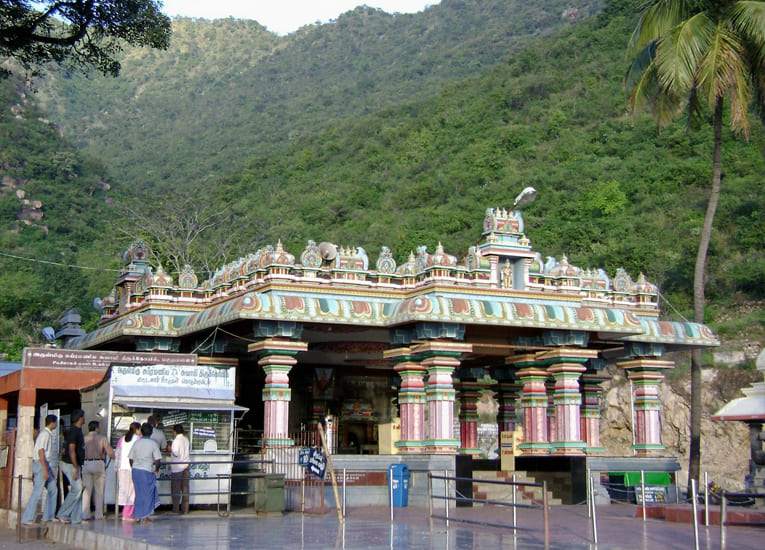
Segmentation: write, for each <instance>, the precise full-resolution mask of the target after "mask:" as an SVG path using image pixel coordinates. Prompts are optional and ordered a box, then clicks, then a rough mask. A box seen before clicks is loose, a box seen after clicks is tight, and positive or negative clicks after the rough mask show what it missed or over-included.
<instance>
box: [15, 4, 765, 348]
mask: <svg viewBox="0 0 765 550" xmlns="http://www.w3.org/2000/svg"><path fill="white" fill-rule="evenodd" d="M597 5H600V3H593V2H589V3H588V2H552V1H543V0H538V1H533V2H532V1H529V2H507V1H504V2H503V1H501V0H483V1H478V0H466V1H464V2H458V1H456V0H443V1H442V2H441V4H439V5H438V6H435V7H432V8H429V9H427V10H426V11H425V12H423V13H421V14H416V15H407V16H401V15H398V16H395V17H394V16H390V15H387V14H384V13H382V12H379V11H377V10H372V9H368V8H363V9H362V8H360V9H357V10H355V11H353V12H350V13H348V14H346V15H343V16H342V17H340V18H339V19H338V20H337V21H336V22H335V23H332V24H329V25H323V26H310V27H307V28H305V29H302V30H301V31H299V32H298V33H296V34H294V35H290V36H287V37H277V36H275V35H272V34H270V33H268V32H267V31H265V30H264V29H263V28H262V27H261V26H259V25H258V24H256V23H254V22H243V21H234V20H226V21H216V22H208V21H189V20H183V21H177V22H175V29H176V35H175V37H174V39H175V42H174V45H173V47H172V48H171V50H170V51H169V52H142V51H127V52H126V58H125V60H124V63H123V75H122V76H121V77H120V78H119V79H116V80H105V79H101V78H100V77H95V76H94V77H92V78H91V79H82V78H80V77H78V76H75V75H61V74H54V75H53V76H52V77H51V79H50V80H49V81H47V80H46V81H41V82H38V83H37V85H38V86H39V88H40V92H39V93H38V94H37V99H39V100H41V101H42V102H43V104H44V105H45V106H46V107H45V108H46V114H42V113H39V114H38V113H37V112H36V111H32V109H35V107H34V105H33V103H34V101H27V103H23V102H22V103H23V105H24V109H25V113H24V116H23V124H22V121H21V120H22V119H19V118H18V116H17V115H16V114H14V111H13V108H14V107H13V106H14V105H15V104H16V103H19V101H20V100H19V98H20V97H21V96H20V95H19V94H20V93H21V92H22V88H21V87H20V86H21V84H20V83H19V84H18V85H17V86H15V87H12V88H8V86H9V84H8V82H6V83H2V87H3V89H4V90H5V91H4V92H3V93H4V94H5V95H4V96H3V98H2V116H1V117H0V123H1V124H3V125H10V126H8V127H9V128H17V129H16V130H14V131H16V132H24V133H26V134H25V135H30V136H32V135H34V136H37V135H38V134H39V135H41V136H43V137H44V138H45V139H42V137H34V139H31V140H26V139H18V138H14V137H10V139H8V140H6V137H5V136H6V135H8V136H11V134H10V133H8V134H6V132H5V131H4V129H0V152H2V154H3V155H4V157H3V159H2V160H3V162H2V166H0V169H2V171H3V172H2V174H1V175H2V177H3V178H5V177H6V176H7V175H8V174H10V173H11V172H13V173H15V174H17V175H12V177H13V178H14V179H16V180H18V179H19V178H21V179H25V180H29V183H26V184H25V185H27V187H28V188H29V189H31V187H30V186H32V185H34V186H36V187H35V192H34V197H32V196H31V195H29V196H28V198H30V199H31V198H35V199H37V198H38V197H39V196H42V195H41V194H42V193H46V194H49V196H51V197H59V198H60V201H58V202H60V203H61V204H66V205H67V206H66V209H63V208H62V207H61V206H59V208H62V209H61V210H58V211H56V210H55V207H54V205H55V204H57V201H55V200H53V201H51V200H48V198H47V196H48V195H46V197H45V198H42V199H40V200H42V203H43V204H42V207H41V210H42V212H43V213H44V216H45V217H44V218H43V220H36V221H34V223H33V224H32V225H30V226H26V225H20V224H19V219H20V217H21V213H22V212H23V207H22V206H20V205H19V204H17V203H18V200H19V199H18V196H17V195H16V194H15V189H14V188H11V187H7V186H5V184H4V187H3V189H2V195H0V201H2V204H3V208H2V212H0V224H1V225H2V233H0V234H1V235H2V238H3V245H2V247H0V251H2V252H7V253H12V254H18V255H25V254H29V255H33V256H34V257H35V258H38V259H44V260H49V261H56V262H65V263H78V264H80V265H88V266H97V267H100V268H113V267H115V265H116V263H117V262H116V260H117V251H119V250H121V249H123V248H124V246H125V245H126V244H127V240H128V239H129V238H131V237H135V236H142V237H144V238H146V239H147V240H148V241H149V242H150V243H151V244H152V245H153V246H154V247H155V248H156V249H157V250H158V251H159V252H160V254H162V255H163V258H162V259H163V263H165V265H172V259H177V258H178V257H179V256H178V248H177V247H179V246H180V247H181V248H183V247H184V246H185V250H183V252H184V254H186V255H187V256H188V257H189V258H190V260H191V261H192V263H194V267H195V268H197V269H198V270H199V271H200V272H204V270H210V269H215V268H216V267H218V266H219V265H220V264H222V263H223V262H224V261H230V260H232V259H234V258H236V257H237V256H239V255H242V254H245V253H247V252H252V251H254V250H256V249H257V248H259V247H261V246H264V245H265V244H276V241H277V240H278V239H281V240H282V241H283V243H284V245H285V247H286V248H287V249H288V250H290V252H292V253H293V254H295V255H298V254H299V253H300V251H302V250H303V248H304V247H305V244H306V241H307V239H314V240H317V241H319V240H327V241H333V242H335V243H337V244H338V245H345V246H363V247H364V248H365V249H366V250H367V252H368V253H369V254H370V257H371V258H376V256H377V253H378V251H379V249H380V246H382V245H386V246H389V247H390V248H391V250H393V252H394V254H395V257H396V259H397V261H399V263H400V262H402V261H403V260H405V259H406V256H408V254H409V252H410V251H411V250H413V249H414V248H415V247H417V246H419V245H427V246H428V247H429V249H430V250H431V251H432V250H434V249H435V247H436V245H437V244H438V243H439V242H442V243H443V245H444V247H445V249H446V251H447V252H449V253H451V254H455V255H457V256H461V255H462V254H464V253H465V252H466V251H467V248H468V246H470V245H471V244H473V242H474V241H475V240H476V239H477V238H478V237H479V235H480V230H481V222H482V219H483V213H484V211H485V209H486V208H487V207H490V206H504V207H507V206H510V204H511V202H512V199H513V197H515V195H516V194H517V193H518V192H519V191H520V190H521V189H522V188H523V187H525V186H528V185H532V186H534V187H536V188H537V191H538V194H537V201H536V202H535V203H534V204H532V205H530V206H528V207H527V209H526V210H525V214H524V217H525V220H526V232H527V235H528V237H529V238H530V239H531V241H532V245H533V246H534V248H535V249H537V250H540V251H541V252H542V253H543V255H545V256H551V255H554V256H557V257H560V256H561V255H562V254H566V255H567V256H568V259H569V261H570V262H571V263H572V264H575V265H579V266H581V267H585V268H586V267H603V268H605V269H606V270H607V271H608V272H609V273H611V274H613V273H614V271H615V269H616V267H625V268H626V269H627V270H628V271H629V272H630V273H631V274H633V276H637V274H638V273H640V272H641V271H642V272H645V273H646V275H647V276H648V278H649V279H651V280H653V281H655V282H657V283H658V284H659V285H660V287H661V289H662V292H663V293H664V294H665V295H666V296H668V298H669V299H670V300H671V301H672V303H673V304H674V305H675V306H676V307H677V308H679V309H680V312H681V313H685V314H686V315H689V311H690V295H691V279H692V273H693V263H694V259H695V253H696V247H697V244H698V233H699V231H700V227H701V221H702V219H703V216H704V209H705V207H706V201H707V196H708V191H707V190H708V186H709V183H710V178H711V172H712V167H711V149H712V146H711V129H710V128H706V127H702V128H701V129H700V130H698V131H695V132H690V133H689V132H687V131H686V127H685V124H684V122H682V121H681V122H678V123H677V124H675V125H672V126H670V127H669V128H667V129H665V130H664V131H663V132H662V133H659V132H657V130H656V128H655V126H654V125H653V122H652V121H651V120H650V118H649V117H648V116H647V115H638V116H636V117H633V116H632V115H630V114H629V113H628V111H627V103H626V93H625V91H624V89H623V86H622V78H623V76H624V73H625V69H626V61H625V49H626V44H627V41H628V39H629V35H630V32H631V30H632V29H633V28H634V25H635V24H636V22H637V14H638V9H639V5H640V2H639V0H609V1H607V2H605V8H604V10H603V11H601V12H597V10H596V7H597ZM576 8H579V11H577V9H576ZM502 10H516V11H515V12H514V13H515V16H511V15H510V11H502ZM590 15H592V17H589V16H590ZM503 18H504V19H506V20H503ZM243 44H244V45H243ZM45 117H47V118H48V119H50V120H52V121H54V122H55V123H56V124H61V125H62V128H63V134H64V136H65V137H66V138H67V139H70V140H72V142H74V143H76V144H77V145H78V146H79V147H80V148H81V151H84V152H85V154H87V155H90V157H85V156H83V153H80V152H77V151H75V150H74V149H73V148H72V146H71V145H70V144H69V142H68V141H66V139H63V140H62V139H61V137H60V136H59V135H58V134H57V133H56V131H55V130H56V129H55V127H54V126H53V125H52V124H50V123H44V122H41V121H39V120H38V118H45ZM14 125H16V126H14ZM753 129H754V131H753V132H752V138H751V141H750V142H746V141H744V140H742V139H739V138H736V137H735V136H733V135H731V134H730V132H728V131H727V130H726V132H725V136H724V139H725V146H724V157H723V163H724V167H725V178H724V182H723V190H722V195H721V202H720V207H719V210H718V215H717V218H716V232H715V235H714V239H713V244H712V248H711V251H710V261H709V283H708V292H707V298H708V300H709V302H710V316H709V320H710V323H711V324H713V326H715V328H717V329H718V330H720V329H721V328H722V327H720V326H719V325H715V323H716V322H717V321H719V320H722V319H723V318H725V320H726V323H728V322H732V320H731V318H730V316H729V315H728V314H726V315H725V316H723V315H720V314H719V312H720V311H721V309H722V308H723V307H727V306H729V305H731V304H735V303H738V302H745V301H752V300H761V299H763V298H764V297H765V296H763V294H764V293H765V290H763V289H765V253H763V250H762V243H763V240H764V239H763V238H764V237H765V219H764V216H763V214H762V212H763V210H764V209H763V207H765V191H764V190H763V185H762V176H763V172H764V171H765V162H764V160H763V153H764V152H765V138H763V129H762V124H760V123H759V122H758V121H753ZM4 140H5V141H4ZM38 141H39V143H46V144H47V145H45V147H46V149H44V153H39V152H37V151H38V149H39V148H40V147H43V146H42V145H40V144H39V143H38ZM61 152H66V153H67V155H69V156H68V157H66V158H68V159H70V160H71V164H72V165H73V166H76V170H74V172H75V173H76V176H77V177H76V178H72V177H65V176H64V174H66V173H72V172H73V171H72V170H69V172H66V171H62V165H61V160H60V159H61V157H60V153H61ZM41 158H42V159H44V160H40V159H41ZM89 158H91V159H92V158H98V159H99V162H96V161H93V160H88V159H89ZM7 159H11V160H12V162H10V161H9V160H7ZM66 166H67V165H66V164H64V167H66ZM32 169H34V170H37V171H36V172H31V171H30V170H32ZM25 174H26V175H25ZM4 181H5V179H4ZM104 182H108V183H109V184H110V186H111V189H107V188H106V187H107V186H106V185H104ZM17 187H18V185H17ZM30 193H31V191H30ZM38 193H40V195H38ZM14 200H15V201H16V202H13V201H14ZM108 203H114V204H112V205H110V204H108ZM48 208H51V209H52V211H51V212H50V213H49V212H48V210H47V209H48ZM125 209H131V210H132V212H133V213H134V216H133V218H132V221H131V220H130V219H118V216H119V213H120V212H124V211H125ZM57 216H64V217H57ZM200 216H201V217H203V218H205V219H207V220H208V221H210V222H211V223H212V227H211V228H210V229H207V230H205V231H204V233H203V235H201V236H200V237H199V238H197V239H195V240H194V241H193V242H185V243H184V242H183V239H180V243H179V239H178V237H179V235H178V234H177V232H176V234H172V232H170V233H168V231H167V230H168V228H169V226H170V223H169V221H170V220H175V221H178V220H184V219H187V220H192V219H197V220H198V219H199V218H200ZM55 220H66V221H65V222H64V221H59V222H56V221H55ZM165 221H166V222H168V223H167V224H163V222H165ZM41 224H45V225H47V226H48V230H47V231H44V230H42V229H40V228H39V227H38V226H39V225H41ZM19 228H20V229H19ZM119 229H124V230H125V231H116V230H119ZM62 258H63V259H62ZM19 262H20V260H15V259H13V260H11V259H8V258H2V257H0V269H2V272H0V276H1V277H2V278H1V279H0V284H2V300H3V301H2V304H3V309H2V311H0V314H2V315H3V316H4V319H6V321H5V324H4V325H1V326H0V330H1V332H0V340H8V339H9V338H10V337H11V336H12V335H13V334H15V333H19V332H21V333H25V334H33V333H34V330H32V329H33V328H36V326H37V325H40V324H42V325H44V324H51V323H52V322H53V321H54V320H55V317H57V316H58V315H59V314H60V313H61V312H63V310H64V309H65V308H67V307H70V306H71V305H78V307H81V312H82V313H84V314H89V313H90V315H91V316H92V309H89V308H88V306H87V304H89V302H90V301H91V300H92V298H93V296H95V295H98V294H99V293H100V295H105V294H106V293H107V292H108V291H109V288H110V286H109V281H110V280H111V279H113V276H114V274H113V273H110V272H103V271H98V272H90V271H82V270H74V269H65V270H62V268H60V267H55V266H47V265H44V264H32V263H19ZM19 266H23V267H19ZM200 274H201V275H202V276H203V277H204V273H200ZM37 295H40V296H45V297H46V299H45V300H41V301H40V304H44V306H43V305H39V304H37V303H34V304H33V305H32V306H31V307H30V309H29V311H31V312H33V313H32V314H30V313H29V311H28V310H27V309H26V304H27V303H28V302H27V301H25V300H27V299H33V298H34V296H37ZM6 297H9V298H6ZM22 298H23V299H22ZM665 311H666V312H667V314H668V315H671V316H676V315H677V314H678V313H677V312H676V311H674V310H673V309H672V308H669V307H667V306H666V305H665ZM19 315H24V316H25V317H24V318H23V319H21V317H17V316H19ZM30 315H31V317H30ZM733 321H735V323H736V325H735V326H736V327H738V328H735V329H724V328H723V329H722V332H724V331H725V330H729V331H731V333H732V332H734V331H737V330H739V329H740V328H741V327H744V328H745V329H747V330H752V327H758V326H759V327H760V329H759V330H761V326H762V325H763V321H765V319H763V314H762V311H761V310H758V309H756V308H755V309H754V310H750V311H749V313H748V316H747V317H739V318H736V319H734V320H733ZM33 325H34V326H33Z"/></svg>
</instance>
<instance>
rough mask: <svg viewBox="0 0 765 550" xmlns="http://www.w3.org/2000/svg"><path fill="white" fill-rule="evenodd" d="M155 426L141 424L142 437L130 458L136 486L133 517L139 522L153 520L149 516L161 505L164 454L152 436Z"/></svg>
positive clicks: (131, 450) (134, 446)
mask: <svg viewBox="0 0 765 550" xmlns="http://www.w3.org/2000/svg"><path fill="white" fill-rule="evenodd" d="M152 431H153V428H152V426H151V424H149V423H148V422H146V423H144V424H143V425H142V426H141V435H142V436H143V437H141V439H139V440H138V441H136V442H135V444H134V445H133V448H132V449H130V454H128V458H129V459H130V466H131V467H132V468H133V487H135V507H134V508H133V517H135V519H136V521H137V522H138V523H147V522H151V518H149V516H150V515H151V514H153V513H154V510H156V508H157V507H158V506H159V493H158V492H157V476H158V475H159V464H160V462H159V461H160V459H161V458H162V454H161V453H160V452H159V445H157V442H156V441H154V440H153V439H152V438H151V432H152Z"/></svg>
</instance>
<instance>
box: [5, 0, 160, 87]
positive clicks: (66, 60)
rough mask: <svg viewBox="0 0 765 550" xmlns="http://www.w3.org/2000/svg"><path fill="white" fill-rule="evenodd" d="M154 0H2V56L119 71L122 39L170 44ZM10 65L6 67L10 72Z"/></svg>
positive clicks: (22, 61) (34, 64)
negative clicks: (118, 57)
mask: <svg viewBox="0 0 765 550" xmlns="http://www.w3.org/2000/svg"><path fill="white" fill-rule="evenodd" d="M161 5H162V3H161V2H155V1H153V0H113V1H104V2H97V1H94V0H75V1H67V2H61V1H51V0H48V1H43V2H29V1H26V0H0V59H1V58H6V59H12V60H15V61H17V62H19V63H20V64H21V65H22V66H23V67H24V68H27V69H29V68H32V67H37V66H40V65H44V64H46V63H51V62H52V63H58V64H69V65H72V66H73V67H77V68H80V69H83V70H85V71H87V70H89V69H96V70H98V71H100V72H101V73H103V74H104V75H112V76H116V75H117V74H119V72H120V62H119V60H118V59H117V57H116V56H117V54H118V53H119V52H120V51H121V50H122V46H121V43H122V42H126V43H128V44H131V45H133V46H150V47H152V48H159V49H167V47H168V46H169V44H170V34H171V28H170V19H169V18H168V17H167V16H166V15H164V14H163V13H161V12H160V8H161ZM7 73H8V69H3V74H7Z"/></svg>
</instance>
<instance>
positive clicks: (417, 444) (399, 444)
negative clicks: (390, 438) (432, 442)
mask: <svg viewBox="0 0 765 550" xmlns="http://www.w3.org/2000/svg"><path fill="white" fill-rule="evenodd" d="M394 445H395V447H396V451H397V452H398V453H399V454H408V453H424V452H425V442H424V441H396V443H395V444H394Z"/></svg>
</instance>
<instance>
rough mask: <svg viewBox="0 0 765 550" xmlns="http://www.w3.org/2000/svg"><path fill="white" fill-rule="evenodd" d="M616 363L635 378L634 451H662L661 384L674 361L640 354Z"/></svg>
mask: <svg viewBox="0 0 765 550" xmlns="http://www.w3.org/2000/svg"><path fill="white" fill-rule="evenodd" d="M617 366H619V367H620V368H623V369H624V370H626V371H627V378H628V379H629V380H630V381H631V382H632V399H633V403H634V407H635V418H634V421H633V422H634V425H633V427H632V429H633V430H634V432H635V444H634V445H633V446H632V449H633V451H634V452H635V454H636V455H638V456H652V455H658V454H661V452H662V451H663V450H664V445H662V443H661V403H660V401H659V387H660V385H661V382H662V381H663V380H664V374H662V371H664V370H667V369H671V368H674V366H675V364H674V362H673V361H664V360H661V359H647V358H637V359H632V360H630V361H622V362H620V363H617Z"/></svg>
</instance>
